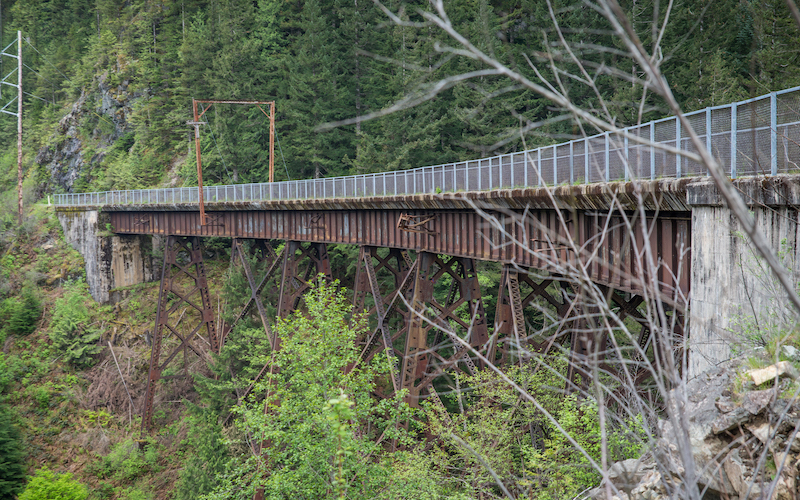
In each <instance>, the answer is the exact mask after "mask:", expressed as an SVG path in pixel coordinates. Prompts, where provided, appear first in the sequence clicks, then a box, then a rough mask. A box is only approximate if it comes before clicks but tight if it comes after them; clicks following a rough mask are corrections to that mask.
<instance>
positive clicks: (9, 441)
mask: <svg viewBox="0 0 800 500" xmlns="http://www.w3.org/2000/svg"><path fill="white" fill-rule="evenodd" d="M0 370H2V367H1V366H0ZM0 376H2V372H0ZM24 484H25V453H24V452H23V448H22V438H21V437H20V433H19V430H18V429H17V427H16V426H15V425H14V423H13V419H12V416H11V412H10V411H9V410H8V408H6V406H5V404H4V403H3V402H2V401H0V498H15V497H16V495H17V494H18V493H19V492H20V491H22V488H23V486H24Z"/></svg>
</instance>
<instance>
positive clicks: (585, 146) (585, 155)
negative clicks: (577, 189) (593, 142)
mask: <svg viewBox="0 0 800 500" xmlns="http://www.w3.org/2000/svg"><path fill="white" fill-rule="evenodd" d="M583 168H584V169H585V170H586V172H584V179H583V182H584V184H589V183H591V182H592V181H591V179H589V138H588V137H584V138H583Z"/></svg>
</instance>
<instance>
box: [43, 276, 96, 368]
mask: <svg viewBox="0 0 800 500" xmlns="http://www.w3.org/2000/svg"><path fill="white" fill-rule="evenodd" d="M89 301H91V298H90V297H89V294H88V292H87V290H86V284H85V283H84V282H83V281H78V282H74V283H69V284H67V285H66V292H65V293H64V296H63V297H61V298H60V299H58V300H56V303H55V306H54V308H53V320H52V321H51V322H50V329H49V332H48V333H49V335H50V340H52V341H53V346H54V347H55V348H56V349H57V350H59V351H61V352H62V353H63V356H64V360H66V361H67V362H69V363H72V364H73V365H75V366H77V367H81V368H83V367H88V366H91V364H92V363H93V362H94V355H95V354H97V353H98V352H100V351H101V350H102V346H100V345H98V341H99V340H100V337H101V335H102V332H101V331H100V330H99V329H98V328H96V327H95V326H94V325H93V324H92V323H91V314H90V311H89V308H88V307H87V305H86V303H87V302H89Z"/></svg>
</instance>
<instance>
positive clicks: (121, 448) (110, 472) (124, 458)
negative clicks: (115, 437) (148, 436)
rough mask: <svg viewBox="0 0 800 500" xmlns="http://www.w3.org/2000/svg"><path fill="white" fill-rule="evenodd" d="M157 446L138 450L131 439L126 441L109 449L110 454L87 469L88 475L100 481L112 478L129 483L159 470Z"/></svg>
mask: <svg viewBox="0 0 800 500" xmlns="http://www.w3.org/2000/svg"><path fill="white" fill-rule="evenodd" d="M157 462H158V446H156V445H155V444H152V443H151V444H150V445H149V446H147V447H146V449H145V450H144V451H143V450H140V449H139V447H138V446H137V445H136V443H134V442H133V440H132V439H126V440H125V441H122V442H120V443H118V444H116V445H114V447H113V448H112V449H111V452H110V453H109V454H108V455H106V456H105V457H103V458H101V459H100V460H99V462H97V463H95V464H93V465H91V466H90V467H89V468H88V471H89V472H90V473H93V474H95V475H96V476H97V477H99V478H101V479H108V478H113V479H116V480H118V481H126V482H130V481H133V480H135V479H136V478H138V477H140V476H142V475H144V474H147V473H149V472H154V471H157V470H158V469H159V467H158V465H157Z"/></svg>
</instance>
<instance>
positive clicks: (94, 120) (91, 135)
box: [36, 73, 146, 192]
mask: <svg viewBox="0 0 800 500" xmlns="http://www.w3.org/2000/svg"><path fill="white" fill-rule="evenodd" d="M108 81H109V77H108V73H104V74H103V75H101V76H100V77H99V78H98V79H97V81H96V87H95V88H94V89H92V90H91V91H90V92H87V91H86V90H84V91H82V92H81V96H80V98H79V99H78V100H77V101H76V102H75V104H73V106H72V109H71V110H70V111H69V113H67V114H66V115H65V116H64V117H63V118H62V119H61V120H60V121H59V123H58V128H57V130H56V140H55V141H54V142H53V144H51V145H48V146H45V147H43V148H41V149H40V150H39V152H38V153H37V155H36V163H38V164H39V165H42V166H44V167H45V168H46V169H47V172H48V173H49V174H50V178H49V180H48V184H49V185H48V186H46V187H45V189H49V190H51V191H52V190H58V191H64V192H72V191H73V189H74V186H75V182H76V181H77V180H78V179H79V178H80V177H81V176H82V175H84V174H85V173H86V172H87V169H92V168H94V167H95V166H96V165H98V164H100V163H101V162H102V161H103V159H104V158H105V156H106V153H107V152H108V150H109V149H110V148H111V146H113V145H114V143H115V141H117V140H118V139H120V138H121V137H122V136H123V135H125V134H126V133H127V132H128V131H129V129H130V116H131V113H132V110H133V109H132V107H133V104H134V103H135V102H136V100H137V99H140V98H142V97H144V96H146V92H130V91H129V89H128V85H129V82H128V81H127V80H126V81H124V82H122V83H121V84H119V85H116V86H112V85H110V84H109V83H108ZM88 146H91V148H89V147H88ZM87 153H88V154H87Z"/></svg>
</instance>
